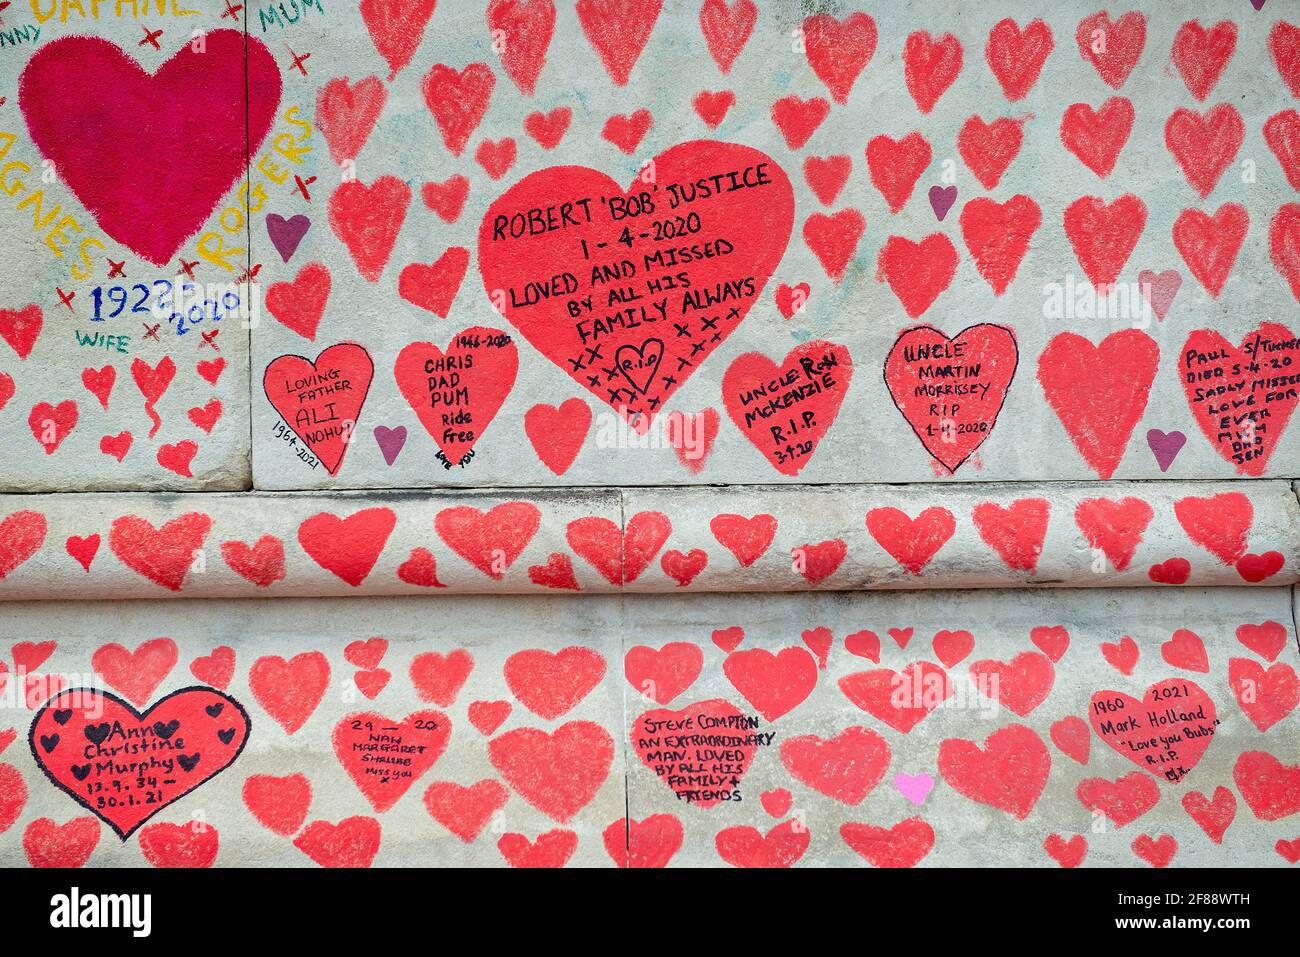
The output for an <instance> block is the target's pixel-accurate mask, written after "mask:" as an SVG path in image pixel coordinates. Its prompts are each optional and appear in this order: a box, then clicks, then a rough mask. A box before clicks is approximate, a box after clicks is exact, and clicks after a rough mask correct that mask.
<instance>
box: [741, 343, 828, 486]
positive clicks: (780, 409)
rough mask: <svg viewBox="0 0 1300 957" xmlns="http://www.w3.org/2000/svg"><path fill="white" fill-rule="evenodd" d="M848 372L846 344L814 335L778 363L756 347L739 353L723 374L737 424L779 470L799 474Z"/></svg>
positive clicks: (823, 432)
mask: <svg viewBox="0 0 1300 957" xmlns="http://www.w3.org/2000/svg"><path fill="white" fill-rule="evenodd" d="M852 378H853V358H852V357H851V356H850V355H849V350H848V349H847V348H845V347H844V346H841V345H836V344H835V343H833V342H823V341H821V340H818V339H814V340H813V341H811V342H805V343H804V344H803V345H801V346H796V347H795V348H794V349H791V350H790V352H789V353H788V354H787V355H786V357H785V361H784V362H782V363H781V365H780V366H778V365H777V364H776V363H775V362H773V361H772V360H771V359H769V358H768V357H767V356H765V355H763V354H762V353H761V352H747V353H745V354H744V355H742V356H738V357H737V358H736V361H735V362H733V363H732V364H731V365H730V366H729V367H728V368H727V371H726V372H725V373H723V376H722V401H723V404H724V405H726V407H727V415H729V416H731V421H732V422H734V423H736V428H738V429H740V431H741V432H743V433H744V435H745V437H746V438H747V439H749V441H750V442H752V443H753V444H754V447H755V448H756V449H758V450H759V451H760V452H762V453H763V455H764V456H765V457H766V458H767V460H768V461H769V462H771V463H772V466H773V468H775V469H776V470H777V471H778V472H780V473H781V474H782V475H791V476H793V475H798V474H799V472H800V471H801V470H802V469H803V468H804V466H805V465H807V464H808V461H809V459H810V458H811V457H812V454H813V453H814V452H815V451H817V445H818V443H819V442H821V440H822V437H823V436H825V435H826V432H827V430H828V429H830V427H831V426H832V425H833V424H834V423H835V418H836V416H838V415H839V414H840V404H841V403H843V401H844V394H845V393H846V392H847V391H848V388H849V382H850V381H851V380H852Z"/></svg>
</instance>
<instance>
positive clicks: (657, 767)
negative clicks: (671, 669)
mask: <svg viewBox="0 0 1300 957" xmlns="http://www.w3.org/2000/svg"><path fill="white" fill-rule="evenodd" d="M757 726H758V719H757V718H754V717H752V716H750V715H745V714H742V713H741V711H740V710H739V709H738V708H737V707H736V706H735V705H733V704H732V703H731V702H730V701H725V700H723V699H721V698H713V699H710V700H708V701H697V702H696V703H695V704H691V705H687V706H686V707H685V708H682V709H681V710H680V711H673V710H670V709H668V708H656V709H655V710H653V711H647V712H646V713H645V714H643V715H641V717H639V718H637V719H636V722H635V723H634V724H633V725H632V731H631V738H632V748H633V750H635V751H636V754H637V757H638V758H640V759H641V763H642V764H644V765H645V766H646V767H648V768H649V769H650V770H651V771H653V772H654V773H655V775H656V776H657V777H658V778H659V780H661V781H663V782H664V784H666V785H668V787H669V788H671V789H672V792H673V794H674V795H675V796H676V797H677V800H679V801H685V802H686V803H687V804H694V805H695V806H697V807H702V808H710V807H713V806H714V805H716V804H718V803H720V802H722V801H735V800H739V799H740V790H739V789H740V780H741V778H743V777H744V776H745V773H746V772H747V771H748V770H749V766H750V764H751V763H752V762H753V760H754V754H755V753H756V752H757V751H758V748H759V745H760V744H770V743H771V741H772V738H773V737H774V736H775V734H774V732H771V731H759V730H757ZM715 739H716V740H715ZM724 741H725V743H724Z"/></svg>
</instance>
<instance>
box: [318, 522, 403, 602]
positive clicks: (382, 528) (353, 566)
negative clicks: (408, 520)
mask: <svg viewBox="0 0 1300 957" xmlns="http://www.w3.org/2000/svg"><path fill="white" fill-rule="evenodd" d="M396 525H397V513H396V512H394V511H393V510H392V509H391V508H363V509H361V510H360V511H358V512H354V513H353V514H351V515H349V516H348V517H347V518H339V517H338V516H337V515H335V514H333V513H332V512H318V513H317V514H315V515H312V516H311V517H310V518H306V519H304V520H303V522H302V524H301V525H299V526H298V544H299V545H301V546H302V550H303V551H305V552H306V553H307V554H308V555H310V556H311V557H312V560H313V561H315V562H316V564H318V565H320V567H321V568H323V569H325V570H326V571H328V572H332V573H333V574H335V575H337V576H338V577H339V578H341V579H343V580H344V581H345V582H347V583H348V584H349V585H351V586H352V587H353V588H356V587H357V586H359V585H360V584H361V583H362V582H363V581H365V580H366V576H367V575H369V574H370V572H371V570H372V569H373V568H374V567H375V562H377V561H379V555H380V553H382V552H383V550H384V546H385V545H387V544H388V536H390V535H391V534H393V528H394V527H396Z"/></svg>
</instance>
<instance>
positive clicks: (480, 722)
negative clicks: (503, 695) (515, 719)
mask: <svg viewBox="0 0 1300 957" xmlns="http://www.w3.org/2000/svg"><path fill="white" fill-rule="evenodd" d="M513 709H514V706H513V705H512V704H511V703H510V702H509V701H471V702H470V703H469V712H468V713H469V723H470V724H472V725H473V726H474V727H475V728H476V729H477V730H478V733H479V734H481V735H483V736H484V737H485V738H490V737H491V736H492V735H493V734H495V733H496V730H497V728H499V727H501V725H502V724H504V723H505V720H506V718H508V717H510V712H511V711H512V710H513Z"/></svg>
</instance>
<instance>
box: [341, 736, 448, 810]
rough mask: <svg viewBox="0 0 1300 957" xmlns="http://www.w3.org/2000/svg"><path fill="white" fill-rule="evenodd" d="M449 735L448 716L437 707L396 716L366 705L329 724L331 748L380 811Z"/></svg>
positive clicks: (430, 760) (429, 764)
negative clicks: (433, 709) (381, 712)
mask: <svg viewBox="0 0 1300 957" xmlns="http://www.w3.org/2000/svg"><path fill="white" fill-rule="evenodd" d="M450 738H451V719H449V718H448V717H447V716H446V715H445V714H443V713H442V712H441V711H416V712H415V713H413V714H408V715H407V716H406V717H405V718H404V719H403V720H401V721H394V720H393V719H392V718H388V717H385V716H384V715H382V714H379V713H377V712H374V711H366V712H361V713H358V714H350V715H347V716H346V717H344V718H342V719H340V720H339V723H338V724H336V725H335V726H334V736H333V740H334V754H335V756H336V757H338V759H339V763H340V764H342V765H343V768H344V770H346V771H347V772H348V776H349V777H351V778H352V780H353V781H354V782H355V783H356V786H357V787H358V788H360V789H361V793H362V794H364V795H365V797H366V800H367V801H369V802H370V806H371V807H373V808H374V809H375V811H377V812H378V813H380V814H382V813H383V812H384V811H387V810H388V809H389V808H391V807H392V806H393V805H394V804H396V803H397V802H398V800H399V799H400V798H401V796H402V795H403V794H405V793H406V792H407V790H409V789H410V787H411V785H412V784H414V783H415V781H416V779H417V778H419V777H420V775H422V774H424V772H425V771H427V770H429V768H431V767H433V765H434V763H435V762H437V760H438V759H439V758H440V757H442V752H443V751H445V750H446V749H447V741H448V740H449V739H450Z"/></svg>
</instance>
